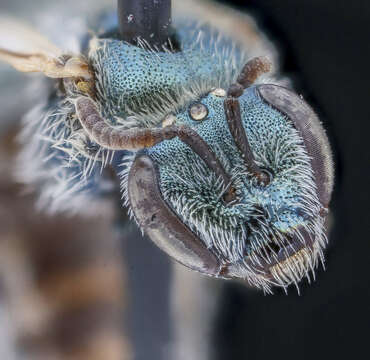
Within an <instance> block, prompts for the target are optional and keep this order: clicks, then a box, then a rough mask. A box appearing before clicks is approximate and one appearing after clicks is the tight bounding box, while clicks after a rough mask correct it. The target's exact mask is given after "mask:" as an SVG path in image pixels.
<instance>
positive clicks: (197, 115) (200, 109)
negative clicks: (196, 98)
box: [189, 103, 208, 121]
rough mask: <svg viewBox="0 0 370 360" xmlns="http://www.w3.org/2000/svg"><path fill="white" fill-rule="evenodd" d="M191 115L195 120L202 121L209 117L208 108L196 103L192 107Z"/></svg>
mask: <svg viewBox="0 0 370 360" xmlns="http://www.w3.org/2000/svg"><path fill="white" fill-rule="evenodd" d="M189 115H190V117H191V118H192V119H193V120H196V121H202V120H204V119H205V118H206V117H207V115H208V108H207V106H205V105H204V104H202V103H196V104H193V105H191V106H190V109H189Z"/></svg>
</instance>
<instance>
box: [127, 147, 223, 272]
mask: <svg viewBox="0 0 370 360" xmlns="http://www.w3.org/2000/svg"><path fill="white" fill-rule="evenodd" d="M128 196H129V199H130V205H131V209H132V211H133V213H134V215H135V219H136V221H137V222H138V223H139V224H140V227H141V228H142V229H143V231H145V233H146V234H147V235H148V236H149V237H150V239H151V240H152V241H153V242H154V243H155V244H157V246H159V247H160V248H161V249H162V250H163V251H165V252H166V253H167V254H168V255H169V256H171V257H172V258H173V259H175V260H176V261H178V262H180V263H181V264H183V265H185V266H187V267H189V268H191V269H194V270H196V271H199V272H202V273H205V274H207V275H210V276H218V274H219V272H220V267H221V265H220V263H219V261H218V258H217V257H216V256H215V255H214V254H213V253H211V251H210V250H209V249H207V248H206V246H205V245H204V244H203V243H202V241H201V240H200V239H199V237H198V236H197V235H196V234H195V233H193V232H192V231H191V230H190V228H188V227H187V226H186V225H185V224H184V222H183V221H182V220H181V219H180V217H179V216H178V215H177V214H176V213H175V211H174V210H173V209H172V208H171V207H170V206H169V205H168V204H167V203H166V201H165V200H164V199H163V196H162V193H161V190H160V187H159V170H158V169H157V166H156V164H155V162H154V160H153V159H152V158H151V157H150V156H148V155H145V154H142V155H140V154H139V155H138V156H137V157H136V159H135V160H134V163H133V164H132V166H131V169H130V173H129V178H128Z"/></svg>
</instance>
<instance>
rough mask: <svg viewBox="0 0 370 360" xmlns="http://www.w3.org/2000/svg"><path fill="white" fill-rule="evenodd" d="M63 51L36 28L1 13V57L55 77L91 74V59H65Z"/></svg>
mask: <svg viewBox="0 0 370 360" xmlns="http://www.w3.org/2000/svg"><path fill="white" fill-rule="evenodd" d="M62 55H63V53H62V51H61V50H60V49H59V48H58V47H56V46H55V45H54V44H52V43H51V42H50V41H49V40H48V39H47V38H46V37H44V36H43V35H42V34H40V33H38V32H37V31H35V30H34V29H33V28H31V27H29V26H27V25H25V24H23V23H21V22H18V21H16V20H13V19H11V18H4V17H0V60H2V61H4V62H6V63H8V64H10V65H12V66H13V67H14V68H15V69H17V70H18V71H21V72H41V73H43V74H44V75H46V76H48V77H52V78H66V77H83V78H89V77H90V73H89V69H88V65H87V63H86V62H85V61H84V60H83V59H82V58H81V57H70V56H69V60H68V61H67V62H66V63H64V62H63V61H62V60H61V59H62Z"/></svg>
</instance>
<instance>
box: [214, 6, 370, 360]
mask: <svg viewBox="0 0 370 360" xmlns="http://www.w3.org/2000/svg"><path fill="white" fill-rule="evenodd" d="M227 3H229V4H234V5H236V6H239V8H242V9H245V10H248V11H249V12H252V13H253V14H255V15H256V17H257V21H258V24H259V25H260V26H261V27H262V28H265V29H266V30H267V32H268V33H269V34H270V37H271V38H272V40H274V41H275V42H277V44H278V46H279V47H280V51H281V55H282V57H281V60H282V68H283V71H284V72H285V73H286V74H287V75H289V76H291V77H292V78H293V79H294V80H295V83H294V84H295V88H296V90H297V91H298V92H299V93H301V94H303V96H304V97H305V99H306V100H307V101H308V102H309V103H311V104H312V105H313V107H314V108H315V109H316V111H318V113H319V115H320V117H321V119H322V121H323V123H324V126H325V128H326V129H327V130H328V133H329V137H330V140H331V143H332V144H333V146H334V152H335V162H336V184H335V193H334V199H333V201H332V205H331V208H332V210H333V214H334V226H333V228H332V231H331V234H330V245H329V249H328V251H327V262H326V264H327V270H326V271H323V270H322V269H320V270H319V271H318V273H317V278H318V280H317V281H316V282H315V283H314V284H313V285H310V286H308V285H306V284H303V285H302V287H301V292H302V296H298V295H297V294H296V292H295V290H294V289H293V288H292V289H290V291H289V296H285V295H284V294H283V293H278V294H276V295H275V296H263V295H262V294H260V293H258V292H250V291H248V290H247V289H245V288H244V287H243V286H241V285H240V286H239V285H237V284H232V283H227V284H226V285H225V289H224V291H223V297H222V299H223V300H222V303H221V304H220V314H219V316H218V319H217V321H216V324H215V334H214V346H215V347H216V348H217V351H216V352H215V354H218V355H217V357H216V358H217V359H220V360H221V359H223V360H224V359H246V358H248V359H259V360H261V359H271V358H274V359H313V358H317V359H353V358H359V357H360V356H361V357H364V358H367V357H368V356H369V355H368V334H369V331H370V317H369V314H370V311H369V307H370V296H369V295H370V292H369V267H368V266H369V265H368V264H369V257H370V237H369V234H368V233H369V185H370V181H369V180H370V176H369V175H370V169H369V144H370V141H369V130H370V128H369V123H370V110H369V102H370V97H369V79H370V77H369V64H370V44H369V37H370V25H369V24H370V2H368V1H323V0H310V1H297V0H284V1H282V0H249V1H228V2H227Z"/></svg>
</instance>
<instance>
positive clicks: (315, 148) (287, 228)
mask: <svg viewBox="0 0 370 360" xmlns="http://www.w3.org/2000/svg"><path fill="white" fill-rule="evenodd" d="M218 95H219V94H214V92H213V93H212V92H211V93H210V94H208V96H206V97H204V98H203V99H201V100H200V102H199V103H197V104H196V105H197V108H202V109H207V110H206V112H207V116H206V117H204V118H203V119H202V120H201V121H199V120H194V119H193V117H192V116H191V107H192V106H194V104H192V105H189V107H190V109H184V110H183V111H181V112H179V113H178V114H176V122H177V123H181V124H186V125H188V126H191V127H192V128H193V129H194V130H195V131H196V132H197V134H198V135H200V137H201V138H202V139H203V140H205V141H206V142H207V144H208V146H209V147H210V148H211V149H212V151H213V152H214V153H215V154H216V157H217V158H218V160H219V161H220V163H221V164H222V166H223V168H224V169H225V171H226V173H227V174H228V175H229V176H230V180H231V183H230V184H225V183H224V182H223V181H222V179H221V178H220V177H219V176H217V174H216V173H215V172H214V171H213V170H212V169H210V168H209V166H207V164H206V163H205V161H204V160H203V159H202V158H201V157H199V156H198V155H197V154H195V153H194V151H192V149H191V148H190V147H189V146H187V145H186V144H184V143H183V142H181V141H180V140H179V139H177V138H176V139H172V140H169V141H165V142H162V143H160V144H158V145H156V146H154V147H152V148H150V149H148V150H146V151H144V152H141V153H139V154H138V155H137V157H136V159H135V160H134V162H133V165H132V167H131V170H130V174H129V180H128V194H129V200H130V204H131V207H132V210H133V212H134V215H135V217H136V220H137V221H138V223H139V224H140V226H141V227H142V228H143V230H144V231H145V232H146V233H147V234H148V235H149V236H150V237H151V239H152V240H153V241H154V242H156V243H157V244H158V245H159V246H160V247H161V248H162V249H163V250H164V251H166V252H167V253H168V254H169V255H170V256H172V257H173V258H174V259H176V260H177V261H179V262H181V263H183V264H184V265H186V266H188V267H190V268H192V269H195V270H197V271H200V272H203V273H205V274H207V275H210V276H216V277H223V278H241V279H246V280H247V281H248V282H250V283H251V284H253V285H255V286H258V287H261V288H263V289H264V290H265V291H269V289H270V286H271V285H280V286H283V287H286V286H287V285H288V284H290V283H292V282H295V283H297V282H298V281H299V280H300V279H301V278H302V277H304V276H306V275H307V274H308V271H309V270H311V269H312V271H313V269H314V268H315V267H316V265H317V263H318V260H319V258H320V256H322V249H323V248H324V247H325V242H326V235H325V216H326V214H327V210H326V209H327V206H328V202H329V200H330V193H331V189H332V173H331V171H332V170H331V169H332V167H331V158H330V152H329V153H328V151H327V150H328V143H327V139H326V136H325V134H324V132H323V130H322V128H321V126H320V124H319V122H318V119H317V117H316V115H315V114H314V113H313V111H312V110H311V109H310V108H309V107H308V105H307V104H306V103H305V102H304V101H303V100H302V99H300V98H299V97H298V96H297V95H295V94H293V93H292V92H290V91H288V90H286V89H284V88H281V87H279V86H275V85H260V86H253V87H250V88H248V89H247V90H246V91H245V92H244V94H243V95H242V96H241V97H240V98H239V99H238V101H239V104H240V112H241V118H242V124H243V131H245V133H246V135H247V137H248V140H249V143H250V147H251V149H252V152H253V155H254V158H255V162H256V164H257V165H258V166H259V167H260V168H261V169H263V170H264V171H265V173H266V174H268V176H269V181H268V183H263V182H260V181H258V179H257V178H256V176H255V174H253V173H252V172H251V171H250V169H249V168H248V167H246V165H245V154H243V153H241V151H240V149H239V148H238V146H237V141H236V139H235V137H234V136H233V135H232V132H231V131H230V128H229V126H228V122H227V119H226V115H225V105H224V104H225V97H224V96H218ZM225 95H226V94H225ZM230 188H232V189H233V193H234V196H233V199H232V200H229V201H225V196H224V195H225V193H226V192H227V191H228V189H230Z"/></svg>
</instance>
